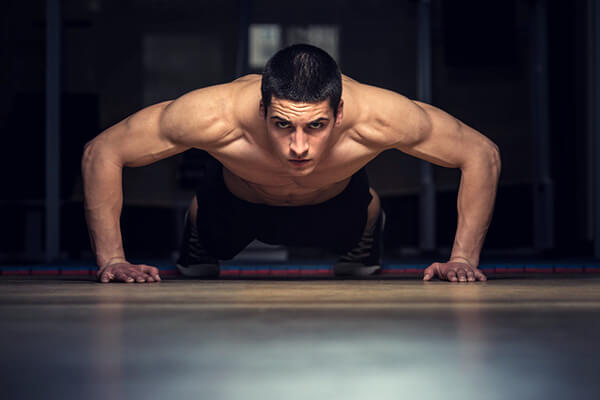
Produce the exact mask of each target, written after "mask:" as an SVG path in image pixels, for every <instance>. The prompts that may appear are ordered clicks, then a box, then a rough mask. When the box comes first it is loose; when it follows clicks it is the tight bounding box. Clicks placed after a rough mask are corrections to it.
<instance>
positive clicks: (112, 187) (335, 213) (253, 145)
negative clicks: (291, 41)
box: [82, 45, 500, 283]
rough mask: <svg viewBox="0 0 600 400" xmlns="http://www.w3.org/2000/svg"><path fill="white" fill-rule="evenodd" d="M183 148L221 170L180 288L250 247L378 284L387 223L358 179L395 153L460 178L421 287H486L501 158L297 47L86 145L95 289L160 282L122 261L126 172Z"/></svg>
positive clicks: (199, 219) (198, 215)
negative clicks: (317, 250) (482, 265)
mask: <svg viewBox="0 0 600 400" xmlns="http://www.w3.org/2000/svg"><path fill="white" fill-rule="evenodd" d="M189 148H199V149H203V150H205V151H207V152H208V153H210V154H211V155H212V156H213V157H214V158H215V159H217V160H218V161H219V162H220V165H219V168H218V169H217V171H216V172H215V173H214V174H212V175H209V176H207V177H206V178H204V179H203V180H202V181H201V182H200V183H199V189H198V192H197V194H196V196H195V197H194V199H193V200H192V203H191V205H190V208H189V211H188V214H187V217H186V226H185V232H184V241H183V243H182V251H181V256H180V259H179V261H178V268H179V270H180V271H181V272H182V273H183V274H184V275H187V276H215V275H217V274H218V266H219V264H218V262H219V260H220V259H230V258H232V257H233V256H235V254H237V253H238V252H239V251H241V250H242V249H243V248H244V247H245V246H246V245H247V244H248V243H250V242H251V241H252V240H254V239H259V240H262V241H264V242H267V243H274V244H275V243H277V244H288V245H305V246H317V247H322V248H326V249H330V250H333V251H336V252H338V254H340V256H341V257H340V259H339V260H338V262H337V263H336V264H335V266H334V269H335V272H336V274H340V275H341V274H352V275H361V274H362V275H364V274H371V273H374V272H375V271H377V270H378V269H379V268H380V250H381V240H382V239H381V232H382V230H383V224H384V220H385V215H384V214H383V212H382V211H381V209H380V203H379V198H378V196H377V193H375V191H374V190H373V189H372V188H370V187H369V184H368V180H367V177H366V174H365V172H364V169H363V167H364V166H365V164H367V163H368V162H369V161H370V160H372V159H373V158H375V157H376V156H377V155H378V154H379V153H381V152H382V151H384V150H387V149H398V150H400V151H403V152H405V153H408V154H410V155H413V156H415V157H418V158H421V159H424V160H427V161H430V162H432V163H435V164H437V165H441V166H445V167H452V168H460V169H461V171H462V178H461V183H460V188H459V194H458V227H457V231H456V237H455V242H454V246H453V249H452V255H451V257H450V260H449V261H448V262H442V263H434V264H432V265H431V266H429V267H428V268H427V269H426V270H425V272H424V278H423V279H424V280H430V279H431V278H432V277H434V276H437V277H438V278H440V279H444V280H448V281H452V282H473V281H476V280H480V281H483V280H485V279H486V277H485V275H484V274H483V273H481V271H480V270H478V269H477V266H478V264H479V254H480V251H481V247H482V245H483V241H484V238H485V235H486V232H487V229H488V226H489V223H490V220H491V215H492V209H493V204H494V199H495V195H496V186H497V182H498V177H499V174H500V156H499V151H498V147H497V146H496V145H495V144H494V143H492V142H491V141H490V140H489V139H487V138H486V137H485V136H483V135H481V134H480V133H478V132H477V131H475V130H474V129H472V128H470V127H468V126H467V125H465V124H463V123H462V122H460V121H458V120H457V119H455V118H453V117H451V116H450V115H448V114H447V113H445V112H443V111H441V110H439V109H437V108H435V107H433V106H430V105H428V104H424V103H420V102H417V101H411V100H409V99H407V98H406V97H403V96H401V95H399V94H397V93H394V92H391V91H388V90H384V89H380V88H376V87H372V86H367V85H364V84H361V83H359V82H356V81H354V80H352V79H350V78H349V77H346V76H342V75H341V73H340V71H339V68H338V66H337V64H336V62H335V61H334V60H333V59H332V58H331V57H330V56H329V55H328V54H327V53H326V52H324V51H323V50H321V49H319V48H317V47H314V46H309V45H294V46H290V47H288V48H285V49H283V50H280V51H279V52H278V53H276V54H275V55H274V56H273V57H272V58H271V59H270V60H269V62H268V63H267V65H266V67H265V71H264V73H263V75H262V76H260V75H248V76H244V77H242V78H239V79H237V80H235V81H233V82H231V83H227V84H223V85H217V86H212V87H208V88H204V89H200V90H195V91H192V92H190V93H188V94H185V95H183V96H181V97H180V98H178V99H176V100H174V101H165V102H163V103H159V104H156V105H153V106H150V107H147V108H145V109H143V110H141V111H139V112H137V113H135V114H133V115H131V116H130V117H128V118H126V119H125V120H123V121H121V122H119V123H118V124H116V125H114V126H112V127H110V128H108V129H107V130H106V131H104V132H103V133H101V134H100V135H99V136H97V137H96V138H95V139H94V140H92V141H91V142H90V143H88V144H87V145H86V147H85V151H84V155H83V160H82V170H83V176H84V190H85V210H86V218H87V222H88V227H89V232H90V238H91V242H92V248H93V250H94V252H95V254H96V259H97V263H98V267H99V270H98V274H97V276H98V279H99V280H100V281H101V282H110V281H123V282H140V283H141V282H155V281H159V280H160V277H159V274H158V269H156V268H154V267H151V266H148V265H133V264H131V263H129V262H128V261H127V258H126V257H125V254H124V250H123V246H122V241H121V232H120V227H119V216H120V212H121V207H122V200H123V194H122V189H121V175H122V168H123V166H128V167H136V166H142V165H147V164H150V163H152V162H155V161H158V160H160V159H163V158H166V157H170V156H172V155H175V154H177V153H180V152H183V151H185V150H187V149H189ZM398 173H401V171H398Z"/></svg>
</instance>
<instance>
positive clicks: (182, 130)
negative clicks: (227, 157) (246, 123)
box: [161, 77, 252, 149]
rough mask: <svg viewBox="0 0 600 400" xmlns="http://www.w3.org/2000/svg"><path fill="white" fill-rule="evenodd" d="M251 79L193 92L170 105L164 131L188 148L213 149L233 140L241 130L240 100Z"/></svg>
mask: <svg viewBox="0 0 600 400" xmlns="http://www.w3.org/2000/svg"><path fill="white" fill-rule="evenodd" d="M251 82H252V77H242V78H240V79H237V80H235V81H233V82H229V83H224V84H220V85H215V86H209V87H206V88H202V89H197V90H193V91H191V92H188V93H186V94H184V95H183V96H181V97H179V98H177V99H175V100H173V101H172V102H170V104H168V105H167V106H166V107H165V109H164V111H163V115H162V117H161V130H162V131H163V132H164V133H165V135H166V136H167V137H169V138H170V139H171V140H172V141H173V142H176V143H179V144H182V145H186V146H189V147H198V148H207V149H208V148H211V147H214V146H219V144H220V143H223V142H229V141H231V139H232V138H231V135H232V134H235V132H236V131H238V129H237V128H238V119H237V117H236V114H237V111H236V108H237V107H238V103H239V101H238V98H239V97H240V96H242V95H243V94H242V91H243V88H244V87H245V86H248V85H249V84H250V83H251Z"/></svg>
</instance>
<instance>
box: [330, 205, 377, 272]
mask: <svg viewBox="0 0 600 400" xmlns="http://www.w3.org/2000/svg"><path fill="white" fill-rule="evenodd" d="M384 227H385V212H384V211H383V209H382V210H381V212H380V213H379V217H377V221H376V222H375V224H374V225H373V228H372V229H371V231H370V232H364V233H363V235H362V237H361V238H360V240H359V242H358V244H357V245H356V247H355V248H353V249H352V250H350V251H349V252H348V253H346V255H344V256H342V257H340V258H339V259H338V260H337V262H336V263H335V265H334V266H333V272H334V273H335V275H336V276H344V275H346V276H348V275H349V276H367V275H372V274H374V273H376V272H377V271H378V270H380V269H381V254H382V253H383V229H384Z"/></svg>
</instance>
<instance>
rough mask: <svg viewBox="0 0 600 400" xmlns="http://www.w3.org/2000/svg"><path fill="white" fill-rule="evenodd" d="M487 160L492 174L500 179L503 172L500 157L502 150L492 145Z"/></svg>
mask: <svg viewBox="0 0 600 400" xmlns="http://www.w3.org/2000/svg"><path fill="white" fill-rule="evenodd" d="M486 160H487V163H488V165H489V166H490V167H489V168H490V170H491V171H492V174H493V175H494V176H495V177H496V178H498V177H499V176H500V172H501V171H502V158H501V156H500V148H499V147H498V146H497V145H496V144H494V143H492V146H491V148H490V149H489V150H488V151H487V154H486Z"/></svg>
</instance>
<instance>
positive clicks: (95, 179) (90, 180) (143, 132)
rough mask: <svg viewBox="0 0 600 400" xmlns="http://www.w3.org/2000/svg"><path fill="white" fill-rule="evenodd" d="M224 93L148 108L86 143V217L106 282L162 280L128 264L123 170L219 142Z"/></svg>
mask: <svg viewBox="0 0 600 400" xmlns="http://www.w3.org/2000/svg"><path fill="white" fill-rule="evenodd" d="M223 92H224V90H223V88H221V89H220V90H219V89H218V87H216V88H215V87H212V88H207V89H202V90H198V91H195V92H191V93H189V94H187V95H184V96H182V97H181V98H179V99H177V100H175V101H167V102H163V103H159V104H156V105H153V106H150V107H147V108H145V109H143V110H141V111H138V112H137V113H135V114H133V115H131V116H130V117H128V118H126V119H125V120H123V121H121V122H119V123H117V124H116V125H114V126H112V127H110V128H108V129H106V130H105V131H104V132H102V133H101V134H100V135H98V136H97V137H96V138H95V139H93V140H92V141H91V142H89V143H88V144H86V146H85V149H84V153H83V158H82V173H83V182H84V196H85V215H86V220H87V224H88V230H89V234H90V240H91V245H92V250H93V251H94V253H95V255H96V262H97V264H98V267H99V272H98V278H99V279H100V280H101V281H103V282H108V281H110V280H120V281H125V282H133V281H138V282H145V281H154V280H159V277H158V270H157V269H156V268H152V267H149V266H144V265H142V266H132V265H131V264H129V263H128V262H127V259H126V256H125V252H124V249H123V244H122V238H121V229H120V224H119V218H120V214H121V208H122V205H123V191H122V181H121V179H122V169H123V167H124V166H129V167H137V166H143V165H148V164H150V163H153V162H155V161H158V160H161V159H164V158H167V157H170V156H172V155H175V154H177V153H180V152H182V151H185V150H186V149H188V148H190V147H199V148H205V149H209V148H211V146H213V145H214V144H215V143H218V142H219V140H220V139H221V138H222V137H223V136H224V135H225V133H226V132H227V130H228V124H227V123H226V119H225V118H223V113H224V112H225V110H226V107H223V104H221V103H222V102H223V101H224V99H225V98H226V97H225V96H223V94H224V93H223ZM111 266H115V267H114V268H112V267H111Z"/></svg>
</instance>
